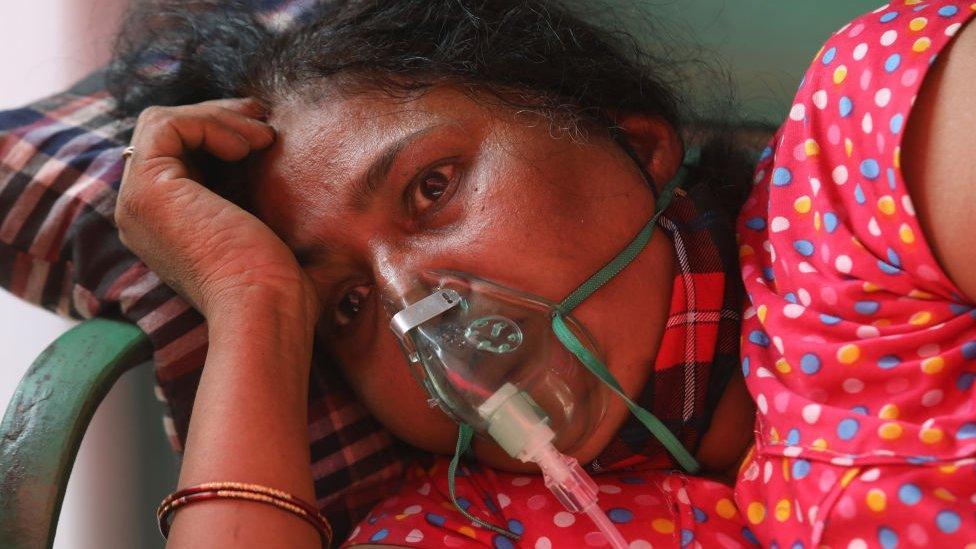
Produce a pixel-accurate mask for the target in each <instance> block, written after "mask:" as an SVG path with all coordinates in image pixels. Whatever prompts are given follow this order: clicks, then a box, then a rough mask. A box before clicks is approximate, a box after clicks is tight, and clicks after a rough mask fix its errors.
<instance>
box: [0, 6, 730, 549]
mask: <svg viewBox="0 0 976 549" xmlns="http://www.w3.org/2000/svg"><path fill="white" fill-rule="evenodd" d="M314 3H316V2H314V1H312V0H292V1H281V0H260V1H257V0H256V5H257V9H261V10H264V12H263V15H264V18H263V20H264V21H266V22H267V24H268V25H269V26H270V27H272V28H279V29H281V28H286V27H287V26H289V25H290V24H292V22H293V21H295V20H297V19H300V17H301V14H302V13H303V11H304V10H306V9H307V8H308V6H310V5H312V4H314ZM113 108H114V101H113V100H112V98H111V97H109V95H108V94H107V93H106V92H105V91H104V87H103V86H102V83H101V79H100V76H99V75H97V74H96V75H94V76H93V77H91V78H89V79H88V80H86V81H85V82H82V83H80V84H79V85H77V86H75V87H74V88H72V89H71V90H69V91H67V92H64V93H61V94H58V95H55V96H53V97H50V98H47V99H43V100H41V101H38V102H36V103H34V104H32V105H29V106H27V107H24V108H20V109H15V110H10V111H5V112H0V286H2V287H4V288H6V289H7V290H9V291H10V292H11V293H13V294H14V295H16V296H18V297H20V298H22V299H24V300H26V301H29V302H32V303H35V304H37V305H40V306H42V307H44V308H46V309H49V310H51V311H54V312H57V313H59V314H61V315H63V316H68V317H71V318H75V319H86V318H91V317H94V316H103V317H111V318H119V319H124V320H127V321H129V322H133V323H135V324H137V325H138V326H139V327H140V328H141V329H142V330H143V331H145V332H146V334H148V336H149V339H150V340H151V342H152V344H153V347H154V355H153V361H154V365H155V371H156V376H157V382H158V391H157V394H158V395H159V398H160V399H161V400H163V401H164V402H165V403H166V404H167V406H168V410H169V414H168V415H167V417H165V418H164V424H165V426H166V431H167V433H168V435H169V436H170V439H171V441H172V443H173V446H174V447H175V448H177V449H180V448H181V447H182V441H183V440H185V435H186V430H187V426H188V424H189V414H190V410H191V408H192V403H193V398H194V395H195V392H196V387H197V384H198V381H199V377H200V373H201V369H202V366H203V364H204V359H205V357H206V351H207V330H206V326H205V323H204V319H203V317H202V316H201V315H200V314H199V313H198V312H197V311H195V310H194V309H193V308H191V307H190V306H189V305H188V304H187V303H186V302H185V301H184V300H183V299H182V298H181V297H180V296H179V295H177V294H176V293H175V292H174V291H173V290H172V289H170V288H169V287H167V286H166V285H164V284H163V283H162V282H161V281H160V280H159V278H158V277H157V276H156V275H155V274H154V273H153V272H152V271H150V270H149V269H148V268H147V267H146V266H145V265H144V264H143V263H142V262H141V261H140V260H139V259H138V258H137V257H136V256H134V255H133V254H132V253H131V252H130V251H129V250H128V249H127V248H126V247H125V246H124V245H122V243H121V242H120V241H119V238H118V231H117V228H116V226H115V224H114V214H113V212H114V209H115V202H116V195H117V191H118V188H119V183H120V180H121V176H122V168H123V162H122V160H121V157H120V154H121V151H122V148H123V147H124V146H125V145H126V144H127V143H128V140H129V137H130V135H131V132H132V127H133V121H132V120H119V119H117V118H115V117H114V116H113V114H112V112H113ZM692 194H694V190H692ZM711 211H716V210H714V209H710V210H702V211H701V213H699V210H698V209H697V208H695V207H693V206H691V203H690V201H686V200H678V201H676V204H675V205H674V206H673V207H672V211H669V218H668V221H666V222H665V229H666V230H667V231H669V232H670V233H672V237H673V238H675V242H676V244H678V245H677V246H676V247H677V248H678V254H679V255H678V257H679V260H680V261H679V265H680V270H681V276H679V277H678V279H676V281H675V290H676V291H675V295H676V296H686V297H684V301H683V302H682V303H681V304H680V307H679V308H677V309H674V310H675V311H677V312H676V313H675V314H672V317H671V319H670V320H669V330H668V335H666V337H665V341H664V344H663V346H662V349H666V350H667V352H666V353H662V357H659V359H658V361H657V369H656V370H655V372H654V377H653V380H652V382H651V383H649V384H648V386H647V389H646V390H645V392H644V394H643V395H642V396H641V399H640V401H641V402H642V403H643V404H644V405H645V406H647V407H648V408H649V409H651V410H652V411H654V413H656V414H657V415H658V417H660V418H662V419H663V420H664V421H665V423H666V424H667V425H668V426H669V427H671V429H672V430H673V431H675V432H676V433H678V434H679V436H680V438H681V439H682V440H683V441H684V442H685V443H686V444H687V445H688V446H689V448H691V449H694V448H695V446H696V445H697V439H698V434H699V433H701V432H703V431H704V429H705V428H707V425H708V421H709V419H710V415H709V410H711V409H712V408H713V407H714V403H715V402H716V401H717V399H718V396H719V394H720V391H721V388H723V387H724V380H725V379H727V378H728V374H729V372H730V371H731V368H732V367H733V364H734V363H735V357H736V356H737V354H738V353H737V350H736V349H737V344H738V330H737V318H738V316H737V314H738V313H737V312H738V308H737V303H738V300H737V299H738V298H735V299H733V297H732V296H733V295H736V296H737V295H738V293H737V291H731V290H730V287H731V286H732V282H731V281H732V280H735V279H736V278H737V277H731V278H730V279H725V278H724V277H723V275H722V273H723V272H735V270H734V269H732V268H729V267H728V265H730V263H729V261H734V258H731V259H729V258H726V257H725V256H724V255H723V253H720V249H721V250H725V249H728V250H732V253H733V254H734V249H735V247H734V245H731V246H728V247H727V248H725V247H723V246H725V240H728V239H731V238H732V235H731V231H730V230H729V227H731V225H730V224H729V225H725V224H724V221H720V220H719V219H717V218H715V217H714V215H713V214H710V213H709V212H711ZM723 238H724V239H725V240H723ZM720 243H721V245H720ZM723 281H724V282H723ZM723 292H724V293H723ZM733 333H734V336H733V335H732V334H733ZM672 340H673V341H672ZM688 341H691V342H692V343H691V346H690V347H689V344H688V343H687V342H688ZM321 357H322V353H319V352H318V350H317V352H316V355H315V367H313V368H312V380H311V388H310V395H309V403H310V405H309V435H310V439H311V457H312V471H313V475H314V480H315V491H316V494H317V498H318V504H319V506H320V508H321V509H322V511H323V513H324V514H325V515H326V516H327V517H328V518H329V520H330V521H331V522H332V524H333V527H334V529H335V531H336V540H341V539H344V538H345V534H346V532H347V531H348V529H349V528H350V527H351V525H352V524H355V523H356V522H358V520H359V519H360V518H362V517H363V516H365V514H366V512H367V511H368V510H369V509H370V508H371V507H372V506H373V504H374V503H375V502H376V501H377V500H378V499H379V498H380V497H382V495H383V494H384V493H387V492H388V487H390V486H391V485H392V484H393V483H396V482H397V481H398V480H399V479H400V478H401V475H402V473H403V470H404V466H405V463H406V459H407V457H406V450H405V449H403V448H401V447H398V446H397V445H396V442H395V441H394V439H393V438H392V437H391V436H390V435H389V434H388V433H387V432H386V431H385V430H384V429H383V428H382V426H381V425H379V424H378V423H377V422H376V421H375V420H374V419H373V418H372V417H371V416H370V415H369V414H368V413H367V411H366V410H365V408H363V406H362V405H360V404H359V403H358V402H356V401H355V400H354V399H353V398H352V396H351V395H352V393H351V391H350V390H348V387H347V385H346V383H345V382H344V381H343V380H342V379H341V378H340V377H339V376H338V375H337V374H336V369H335V368H330V367H328V365H327V364H326V363H325V361H324V360H321ZM710 358H711V360H710ZM644 433H646V431H645V430H644V429H643V427H641V426H639V425H635V424H634V423H633V422H632V423H628V424H627V425H626V426H625V428H624V429H623V430H622V431H621V436H620V440H619V441H618V443H615V444H614V446H613V447H612V448H611V449H608V451H607V452H605V453H604V454H603V455H602V456H601V457H600V459H599V460H598V461H597V463H596V464H595V465H596V466H597V467H598V468H599V467H603V468H606V467H611V466H621V465H626V464H630V463H631V462H632V461H633V456H634V455H637V456H651V455H664V452H663V450H661V449H660V448H658V447H657V445H656V442H655V441H654V440H653V439H648V437H647V436H645V434H644Z"/></svg>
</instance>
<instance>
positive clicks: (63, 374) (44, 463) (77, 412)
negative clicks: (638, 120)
mask: <svg viewBox="0 0 976 549" xmlns="http://www.w3.org/2000/svg"><path fill="white" fill-rule="evenodd" d="M151 356H152V348H151V346H150V343H149V338H148V337H146V335H145V334H144V333H143V332H142V331H141V330H140V329H139V328H138V327H136V326H135V325H133V324H127V323H124V322H118V321H114V320H106V319H100V318H95V319H91V320H87V321H85V322H82V323H81V324H78V325H77V326H75V327H74V328H72V329H71V330H69V331H67V332H65V333H64V334H63V335H62V336H61V337H59V338H58V339H57V340H55V341H54V343H52V344H51V345H49V346H48V347H47V349H45V350H44V352H43V353H41V355H40V356H38V357H37V359H36V360H35V361H34V363H33V364H31V367H30V369H29V370H28V371H27V374H26V375H25V376H24V378H23V379H22V380H21V382H20V384H19V385H18V386H17V390H16V392H15V393H14V396H13V399H12V400H11V401H10V404H9V405H8V406H7V411H6V413H5V414H4V416H3V423H2V424H0V475H2V476H0V494H2V496H0V547H2V548H4V549H35V548H42V547H51V545H52V544H53V543H54V533H55V531H56V530H57V525H58V516H59V515H60V512H61V503H62V501H63V500H64V492H65V489H66V488H67V485H68V477H69V476H70V475H71V468H72V466H73V465H74V461H75V456H76V455H77V454H78V447H79V446H80V445H81V439H82V437H83V436H84V434H85V431H86V429H87V428H88V424H89V422H90V421H91V419H92V416H93V415H94V413H95V409H96V408H98V405H99V404H100V403H101V402H102V399H104V398H105V395H107V394H108V392H109V390H110V389H111V388H112V386H113V385H114V384H115V382H116V381H117V380H118V379H119V377H120V376H121V375H122V374H123V373H125V372H127V371H128V370H130V369H131V368H133V367H135V366H137V365H139V364H143V363H145V362H146V361H148V360H149V359H150V358H151Z"/></svg>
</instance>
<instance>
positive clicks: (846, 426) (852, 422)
mask: <svg viewBox="0 0 976 549" xmlns="http://www.w3.org/2000/svg"><path fill="white" fill-rule="evenodd" d="M860 427H861V424H859V423H858V422H857V420H856V419H852V418H847V419H842V420H841V421H840V423H838V424H837V436H838V437H840V439H841V440H851V439H852V438H854V435H856V434H857V430H858V429H859V428H860Z"/></svg>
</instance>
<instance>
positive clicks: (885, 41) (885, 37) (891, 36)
mask: <svg viewBox="0 0 976 549" xmlns="http://www.w3.org/2000/svg"><path fill="white" fill-rule="evenodd" d="M895 40H898V31H895V30H889V31H886V32H885V33H884V34H882V35H881V45H882V46H890V45H892V44H894V43H895Z"/></svg>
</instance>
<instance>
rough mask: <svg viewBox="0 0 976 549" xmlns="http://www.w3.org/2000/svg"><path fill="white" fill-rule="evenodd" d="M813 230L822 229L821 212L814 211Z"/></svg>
mask: <svg viewBox="0 0 976 549" xmlns="http://www.w3.org/2000/svg"><path fill="white" fill-rule="evenodd" d="M813 230H815V231H819V230H820V212H814V214H813Z"/></svg>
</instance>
